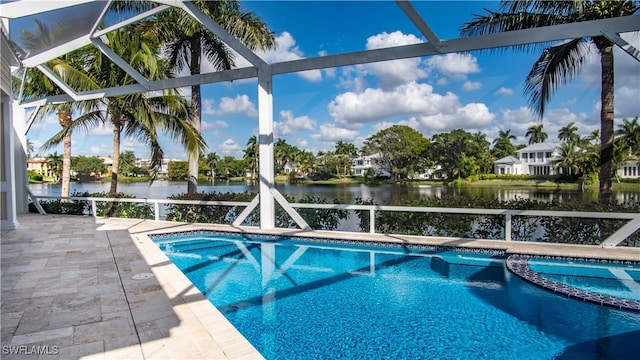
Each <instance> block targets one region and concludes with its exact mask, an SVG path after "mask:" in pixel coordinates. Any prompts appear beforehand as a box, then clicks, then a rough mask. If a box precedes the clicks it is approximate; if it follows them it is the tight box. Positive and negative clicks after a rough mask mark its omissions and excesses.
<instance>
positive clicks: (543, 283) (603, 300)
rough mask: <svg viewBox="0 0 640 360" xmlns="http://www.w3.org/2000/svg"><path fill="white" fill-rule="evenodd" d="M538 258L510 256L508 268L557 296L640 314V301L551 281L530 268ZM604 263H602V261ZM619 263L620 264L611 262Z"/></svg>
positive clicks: (507, 261)
mask: <svg viewBox="0 0 640 360" xmlns="http://www.w3.org/2000/svg"><path fill="white" fill-rule="evenodd" d="M535 258H538V257H532V256H528V255H520V254H514V255H509V257H508V258H507V260H506V264H507V268H508V269H509V270H510V271H511V272H512V273H514V274H516V275H517V276H519V277H520V278H522V279H524V280H526V281H527V282H529V283H532V284H534V285H537V286H539V287H541V288H544V289H546V290H549V291H552V292H554V293H557V294H561V295H564V296H566V297H569V298H574V299H579V300H582V301H585V302H589V303H593V304H597V305H602V306H608V307H612V308H616V309H619V310H628V311H633V312H640V301H637V300H631V299H621V298H616V297H613V296H609V295H605V294H598V293H595V292H591V291H586V290H582V289H579V288H576V287H573V286H569V285H567V284H563V283H561V282H558V281H555V280H551V279H549V278H547V277H545V276H543V275H541V274H540V273H538V272H535V271H533V270H532V269H531V267H529V259H535ZM569 259H571V260H584V259H576V258H565V260H569ZM601 262H602V261H601ZM611 263H618V262H611Z"/></svg>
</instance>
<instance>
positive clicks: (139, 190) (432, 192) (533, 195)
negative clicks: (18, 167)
mask: <svg viewBox="0 0 640 360" xmlns="http://www.w3.org/2000/svg"><path fill="white" fill-rule="evenodd" d="M109 185H110V184H109V183H108V182H104V183H72V184H71V191H70V192H71V193H74V192H78V193H82V192H85V191H87V192H89V193H96V192H107V191H109ZM29 188H30V189H31V191H32V192H33V193H34V195H36V196H38V195H39V196H60V184H30V185H29ZM276 188H277V189H278V190H279V191H280V192H281V193H283V194H287V195H289V196H293V197H294V198H296V199H299V198H302V197H303V196H305V195H311V196H316V197H320V198H324V199H326V200H327V201H328V202H333V201H334V200H338V202H339V203H341V204H353V202H354V201H355V200H356V199H357V198H361V199H364V200H374V201H375V203H377V204H380V205H394V204H396V203H398V202H402V201H404V200H418V199H426V198H430V197H443V196H467V197H483V198H491V199H498V200H512V199H515V198H524V199H534V200H538V201H552V200H555V201H558V202H570V201H571V202H573V201H578V202H593V201H597V199H598V192H597V189H588V190H585V191H580V190H565V189H563V190H557V189H553V188H536V187H521V186H517V187H515V186H514V187H510V186H487V187H480V186H463V187H447V186H430V185H400V184H381V185H364V184H349V185H314V184H279V185H276ZM118 191H119V192H123V193H126V194H129V195H134V196H135V197H137V198H146V199H166V198H167V197H168V196H171V195H175V194H182V193H186V192H187V184H186V182H171V181H155V182H153V183H151V184H150V183H147V182H136V183H120V184H118ZM198 191H200V192H206V193H208V192H222V193H227V192H231V193H241V192H245V191H247V192H252V193H257V192H258V185H257V184H256V183H255V182H218V181H217V182H215V183H200V184H199V185H198ZM614 196H615V198H616V200H617V201H618V202H623V201H629V200H632V199H636V200H637V199H640V189H638V191H633V190H621V191H616V192H615V193H614Z"/></svg>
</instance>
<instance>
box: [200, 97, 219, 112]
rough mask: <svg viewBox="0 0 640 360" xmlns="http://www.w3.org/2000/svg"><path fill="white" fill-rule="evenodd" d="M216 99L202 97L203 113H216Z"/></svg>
mask: <svg viewBox="0 0 640 360" xmlns="http://www.w3.org/2000/svg"><path fill="white" fill-rule="evenodd" d="M214 103H215V101H213V99H202V113H203V114H205V115H215V114H216V110H215V108H214V107H213V104H214Z"/></svg>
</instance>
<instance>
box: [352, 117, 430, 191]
mask: <svg viewBox="0 0 640 360" xmlns="http://www.w3.org/2000/svg"><path fill="white" fill-rule="evenodd" d="M428 150H429V140H428V139H426V138H425V137H424V136H422V134H420V133H419V132H417V131H416V130H414V129H412V128H410V127H408V126H405V125H394V126H392V127H390V128H387V129H384V130H381V131H379V132H377V133H376V134H374V135H372V136H370V137H368V138H367V139H366V140H365V142H364V146H363V148H362V152H363V153H364V154H365V155H373V154H379V155H380V160H381V163H382V166H383V168H385V169H386V170H388V171H389V172H390V173H391V176H392V178H393V179H394V180H401V179H406V178H408V177H409V176H410V175H413V174H415V173H418V172H422V171H423V170H424V169H425V167H426V162H425V160H426V154H427V151H428Z"/></svg>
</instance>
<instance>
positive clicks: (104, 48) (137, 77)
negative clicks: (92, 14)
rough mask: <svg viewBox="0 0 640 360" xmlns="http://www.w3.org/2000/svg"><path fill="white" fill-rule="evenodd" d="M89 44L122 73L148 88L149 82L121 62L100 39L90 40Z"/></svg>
mask: <svg viewBox="0 0 640 360" xmlns="http://www.w3.org/2000/svg"><path fill="white" fill-rule="evenodd" d="M91 43H93V45H94V46H95V47H97V48H98V50H100V51H101V52H102V53H103V54H105V55H106V56H107V57H108V58H109V60H111V61H113V62H114V63H115V64H116V65H118V66H119V67H120V68H121V69H122V70H124V72H126V73H127V74H129V76H131V77H132V78H133V79H134V80H135V81H137V82H138V84H140V85H142V86H143V87H144V88H145V89H148V88H149V80H147V78H145V77H144V76H142V74H140V73H139V72H138V71H136V69H134V68H133V67H132V66H131V65H129V63H127V62H126V61H125V60H123V59H122V58H121V57H120V56H118V54H116V53H115V52H114V51H113V50H111V48H110V47H108V46H107V45H106V44H105V43H103V42H102V41H101V40H100V39H91Z"/></svg>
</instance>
